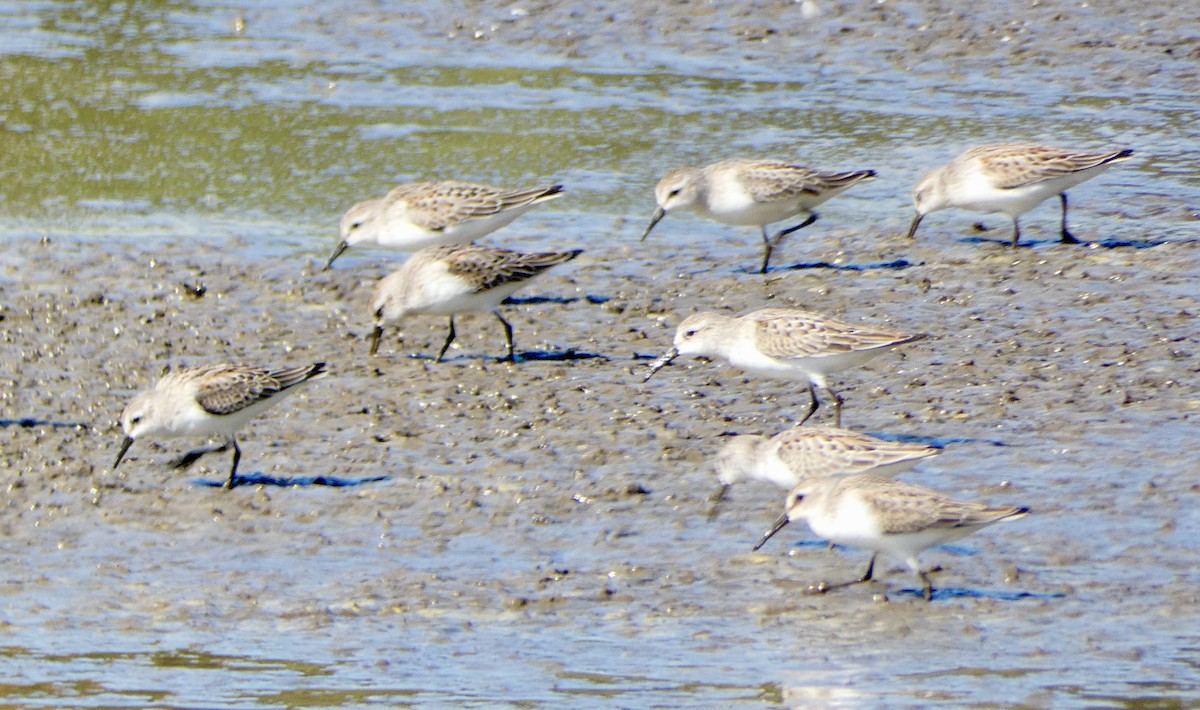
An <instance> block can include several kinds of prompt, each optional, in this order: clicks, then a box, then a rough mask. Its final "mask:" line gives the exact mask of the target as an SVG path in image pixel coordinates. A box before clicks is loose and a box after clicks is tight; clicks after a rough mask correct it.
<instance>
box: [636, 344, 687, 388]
mask: <svg viewBox="0 0 1200 710" xmlns="http://www.w3.org/2000/svg"><path fill="white" fill-rule="evenodd" d="M677 357H679V351H678V350H676V349H675V348H671V349H670V350H668V351H667V353H666V354H665V355H663V356H662V357H660V358H659V359H657V360H655V361H654V362H652V363H650V372H647V373H646V378H645V379H644V380H642V382H649V381H650V378H651V377H654V373H656V372H658V371H659V370H661V369H663V368H664V367H666V366H667V365H670V364H671V361H672V360H674V359H675V358H677Z"/></svg>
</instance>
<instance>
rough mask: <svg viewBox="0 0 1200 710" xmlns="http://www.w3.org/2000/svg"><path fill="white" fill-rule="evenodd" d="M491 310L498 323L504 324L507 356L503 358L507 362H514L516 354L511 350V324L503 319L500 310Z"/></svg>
mask: <svg viewBox="0 0 1200 710" xmlns="http://www.w3.org/2000/svg"><path fill="white" fill-rule="evenodd" d="M492 312H493V313H495V314H496V318H497V319H499V321H500V325H503V326H504V344H505V345H507V346H508V357H506V358H504V359H505V360H508V361H509V362H516V361H517V354H516V352H515V351H514V350H513V332H512V326H511V325H509V323H508V321H506V320H504V316H502V315H500V311H492Z"/></svg>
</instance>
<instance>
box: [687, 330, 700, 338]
mask: <svg viewBox="0 0 1200 710" xmlns="http://www.w3.org/2000/svg"><path fill="white" fill-rule="evenodd" d="M699 332H700V331H698V330H695V329H693V330H689V331H688V332H686V333H684V334H683V337H685V338H693V337H695V336H696V333H699Z"/></svg>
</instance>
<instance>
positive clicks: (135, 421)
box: [129, 417, 142, 424]
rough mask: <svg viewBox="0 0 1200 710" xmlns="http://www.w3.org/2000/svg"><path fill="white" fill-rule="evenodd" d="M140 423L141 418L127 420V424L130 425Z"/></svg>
mask: <svg viewBox="0 0 1200 710" xmlns="http://www.w3.org/2000/svg"><path fill="white" fill-rule="evenodd" d="M141 421H142V418H141V417H134V418H133V419H130V420H129V423H130V424H140V423H141Z"/></svg>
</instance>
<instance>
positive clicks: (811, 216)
mask: <svg viewBox="0 0 1200 710" xmlns="http://www.w3.org/2000/svg"><path fill="white" fill-rule="evenodd" d="M816 221H817V213H816V212H809V213H808V218H807V219H805V220H804V221H803V222H801V223H800V224H797V225H796V226H794V227H788V228H787V229H781V230H779V231H778V232H777V233H776V234H775V238H774V239H768V238H767V228H766V227H763V243H764V244H765V246H766V249H765V253H764V254H763V265H762V271H760V272H759V273H763V274H765V273H767V266H768V265H769V264H768V262H770V261H771V252H772V251H773V250H774V249H775V247H778V246H779V245H780V243H782V242H783V238H784V237H786V236H787V235H789V234H791V233H792V232H796V231H799V230H801V229H804V228H805V227H807V226H808V225H810V224H812V223H813V222H816Z"/></svg>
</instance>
